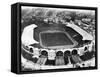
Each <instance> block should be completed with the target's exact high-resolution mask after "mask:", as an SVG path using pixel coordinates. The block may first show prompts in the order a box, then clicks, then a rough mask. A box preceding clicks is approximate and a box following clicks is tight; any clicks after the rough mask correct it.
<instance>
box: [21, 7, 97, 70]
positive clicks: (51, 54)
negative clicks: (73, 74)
mask: <svg viewBox="0 0 100 77" xmlns="http://www.w3.org/2000/svg"><path fill="white" fill-rule="evenodd" d="M95 13H96V12H95V10H91V9H81V8H80V9H75V8H74V9H73V8H71V9H70V8H56V7H37V6H21V51H20V52H21V55H20V56H21V71H34V70H51V69H52V70H53V69H82V68H83V69H84V68H92V67H96V53H97V51H96V19H95V18H96V17H95V16H96V14H95Z"/></svg>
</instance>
